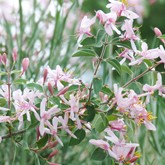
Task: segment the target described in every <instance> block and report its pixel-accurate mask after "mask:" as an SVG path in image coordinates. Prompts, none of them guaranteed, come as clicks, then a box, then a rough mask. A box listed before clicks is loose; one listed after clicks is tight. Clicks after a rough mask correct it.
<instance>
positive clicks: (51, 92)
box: [48, 83, 54, 96]
mask: <svg viewBox="0 0 165 165" xmlns="http://www.w3.org/2000/svg"><path fill="white" fill-rule="evenodd" d="M48 90H49V92H50V94H51V95H52V96H53V95H54V92H53V87H52V85H51V83H48Z"/></svg>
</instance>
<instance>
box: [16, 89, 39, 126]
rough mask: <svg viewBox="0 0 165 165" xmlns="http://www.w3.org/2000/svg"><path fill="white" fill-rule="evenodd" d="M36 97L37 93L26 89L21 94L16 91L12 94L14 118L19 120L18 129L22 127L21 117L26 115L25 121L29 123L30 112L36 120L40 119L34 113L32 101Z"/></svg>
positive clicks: (34, 108)
mask: <svg viewBox="0 0 165 165" xmlns="http://www.w3.org/2000/svg"><path fill="white" fill-rule="evenodd" d="M36 97H38V92H34V91H32V90H29V89H27V88H25V89H24V91H23V93H22V91H21V90H16V91H14V92H13V99H14V103H13V104H14V107H15V109H16V116H17V118H18V120H19V127H18V128H19V129H20V128H21V127H22V126H23V116H24V115H25V114H26V116H27V120H28V121H31V117H30V112H33V113H34V115H35V117H36V119H37V120H39V119H40V117H39V115H38V113H37V112H36V109H37V108H36V107H35V105H34V99H35V98H36Z"/></svg>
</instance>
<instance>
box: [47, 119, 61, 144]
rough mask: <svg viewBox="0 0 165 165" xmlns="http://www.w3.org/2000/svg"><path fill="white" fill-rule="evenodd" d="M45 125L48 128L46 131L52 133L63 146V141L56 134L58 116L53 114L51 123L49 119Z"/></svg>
mask: <svg viewBox="0 0 165 165" xmlns="http://www.w3.org/2000/svg"><path fill="white" fill-rule="evenodd" d="M46 125H47V126H48V129H49V130H48V129H46V133H48V134H51V135H53V136H54V137H55V138H56V140H57V141H58V142H59V143H60V144H61V146H63V143H62V141H61V139H60V138H59V137H58V136H57V132H58V118H57V117H56V116H55V117H54V118H53V120H52V125H51V123H50V122H49V121H47V122H46Z"/></svg>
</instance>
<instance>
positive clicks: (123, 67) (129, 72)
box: [121, 65, 133, 76]
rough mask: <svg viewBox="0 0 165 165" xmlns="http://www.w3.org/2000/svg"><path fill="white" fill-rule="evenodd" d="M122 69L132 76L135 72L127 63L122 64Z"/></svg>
mask: <svg viewBox="0 0 165 165" xmlns="http://www.w3.org/2000/svg"><path fill="white" fill-rule="evenodd" d="M121 70H122V71H123V72H126V73H128V74H129V75H130V76H131V75H132V74H133V72H132V70H131V69H130V68H129V67H128V66H126V65H122V66H121Z"/></svg>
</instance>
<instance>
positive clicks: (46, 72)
mask: <svg viewBox="0 0 165 165" xmlns="http://www.w3.org/2000/svg"><path fill="white" fill-rule="evenodd" d="M47 75H48V69H47V68H46V69H45V70H44V79H43V84H44V83H45V81H46V78H47Z"/></svg>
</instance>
